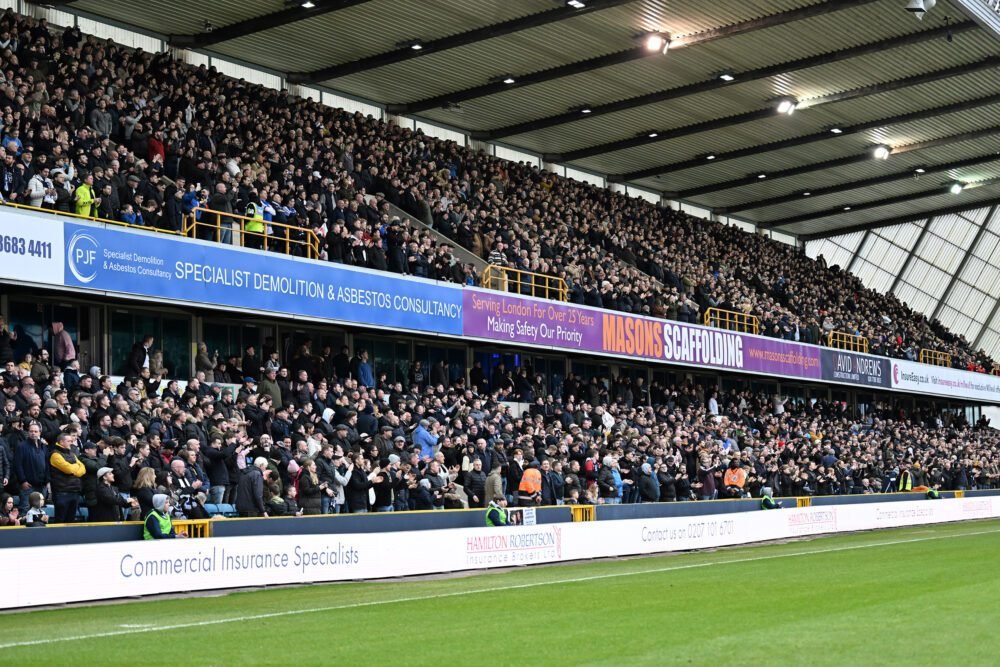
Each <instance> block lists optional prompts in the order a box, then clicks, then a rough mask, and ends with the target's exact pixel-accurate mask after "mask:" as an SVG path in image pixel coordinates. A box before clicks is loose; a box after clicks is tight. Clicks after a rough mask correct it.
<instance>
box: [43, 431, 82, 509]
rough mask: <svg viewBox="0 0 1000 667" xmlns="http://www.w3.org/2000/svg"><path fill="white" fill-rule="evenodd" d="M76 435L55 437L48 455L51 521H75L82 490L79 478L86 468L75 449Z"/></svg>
mask: <svg viewBox="0 0 1000 667" xmlns="http://www.w3.org/2000/svg"><path fill="white" fill-rule="evenodd" d="M75 442H76V435H74V434H73V433H61V434H60V435H59V437H58V438H57V439H56V446H55V447H54V448H53V450H52V454H51V455H50V456H49V475H50V479H51V482H50V484H51V486H52V498H53V500H54V501H55V516H54V517H53V519H52V522H53V523H73V522H74V521H76V511H77V507H78V506H79V504H80V493H81V491H82V490H83V483H82V481H81V478H82V477H83V476H84V475H85V474H86V472H87V469H86V467H85V466H84V465H83V461H81V460H80V459H79V457H78V456H77V454H76V452H75V451H74V449H75Z"/></svg>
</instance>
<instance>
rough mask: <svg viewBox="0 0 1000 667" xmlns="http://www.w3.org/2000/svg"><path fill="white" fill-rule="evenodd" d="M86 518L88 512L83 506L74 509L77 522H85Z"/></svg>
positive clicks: (88, 514)
mask: <svg viewBox="0 0 1000 667" xmlns="http://www.w3.org/2000/svg"><path fill="white" fill-rule="evenodd" d="M88 516H90V510H88V509H87V508H86V507H84V506H83V505H80V507H78V508H77V509H76V520H77V521H86V520H87V517H88Z"/></svg>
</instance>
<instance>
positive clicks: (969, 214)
mask: <svg viewBox="0 0 1000 667" xmlns="http://www.w3.org/2000/svg"><path fill="white" fill-rule="evenodd" d="M989 212H990V209H989V207H988V206H984V207H983V208H977V209H975V210H972V211H965V212H963V213H960V214H959V215H961V216H962V217H963V218H965V219H966V220H969V221H971V222H972V223H973V224H975V225H976V226H979V225H981V224H982V223H983V221H984V220H986V216H987V214H989Z"/></svg>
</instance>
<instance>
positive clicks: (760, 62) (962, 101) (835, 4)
mask: <svg viewBox="0 0 1000 667" xmlns="http://www.w3.org/2000/svg"><path fill="white" fill-rule="evenodd" d="M57 4H72V9H73V11H80V12H85V13H87V14H92V15H95V16H97V17H104V18H108V19H112V20H115V21H117V22H119V23H123V24H126V25H131V26H136V27H138V28H142V29H145V30H147V31H153V32H156V33H158V34H166V35H171V39H170V41H171V43H172V44H174V45H176V46H184V47H189V48H198V49H201V50H204V51H207V52H210V53H215V54H218V55H220V56H223V57H230V58H236V59H239V60H242V61H245V62H248V63H251V64H256V65H259V66H262V67H266V68H269V69H271V70H277V71H280V72H284V73H286V75H287V78H288V80H289V81H290V82H298V83H302V84H305V85H323V86H326V87H329V88H333V89H336V90H339V91H343V92H345V93H348V94H351V95H354V96H358V97H363V98H366V99H370V100H373V101H376V102H379V103H382V104H385V105H386V106H387V109H388V111H389V112H390V113H394V114H400V115H409V116H418V117H421V118H424V119H426V120H428V121H430V122H438V123H443V124H446V125H450V126H453V127H457V128H461V129H464V130H467V131H470V132H471V133H472V134H473V137H474V138H477V139H482V140H489V141H498V142H501V143H503V144H506V145H509V146H512V147H515V148H520V149H523V150H527V151H531V152H533V153H538V154H542V155H544V156H545V160H546V161H548V162H557V163H559V164H567V165H570V166H573V167H575V168H578V169H583V170H588V171H592V172H596V173H600V174H607V175H608V176H609V180H611V181H618V182H624V183H629V184H633V185H636V186H639V187H642V188H646V189H651V190H655V191H659V192H663V193H664V194H666V195H667V196H669V197H671V198H676V199H681V200H683V201H688V202H690V203H693V204H697V205H699V206H703V207H707V208H711V209H713V210H714V211H715V212H717V213H719V214H721V215H725V214H727V213H729V214H732V215H736V216H739V217H741V218H743V219H747V220H751V221H753V222H756V223H758V224H759V225H761V226H764V227H772V228H774V229H776V230H779V231H783V232H786V233H792V234H796V235H798V236H804V237H815V236H825V235H829V234H833V233H840V232H843V231H844V230H847V229H855V228H865V227H868V226H872V225H873V224H880V223H881V222H882V221H891V222H900V221H903V220H907V219H913V218H921V217H924V218H925V217H927V216H929V215H930V214H931V213H932V212H934V211H944V210H951V209H953V208H955V207H956V206H958V207H964V206H966V205H967V206H968V207H975V206H982V205H985V204H987V203H989V204H992V203H996V202H997V201H1000V123H998V122H997V118H1000V55H998V53H1000V49H998V45H1000V12H998V13H997V14H996V16H993V14H992V13H991V12H992V11H993V10H992V6H991V4H990V3H989V2H987V1H986V0H939V1H938V2H937V6H936V7H933V8H932V9H930V10H929V11H928V12H927V13H926V14H925V15H924V16H923V20H922V21H921V20H917V18H916V17H915V16H914V15H913V14H910V13H908V12H906V11H905V9H904V7H905V6H906V4H907V2H906V0H826V1H821V0H758V1H755V2H747V1H746V0H712V1H711V2H705V1H704V0H669V1H668V0H574V1H573V2H566V1H564V0H480V1H475V2H473V1H470V0H313V2H301V1H298V0H295V1H285V0H216V1H215V2H213V3H210V4H206V3H205V2H204V1H203V0H144V1H143V2H121V1H120V0H75V1H73V0H68V1H67V0H63V2H59V3H57ZM927 4H931V2H930V0H927ZM305 5H312V6H311V7H307V6H305ZM206 19H208V20H209V21H210V22H211V23H212V24H214V27H213V28H212V29H210V30H209V29H207V27H206V23H205V21H206ZM973 19H975V20H973ZM994 19H995V25H994V23H993V21H994ZM651 33H656V34H659V35H661V36H663V37H664V38H665V39H668V40H669V48H667V49H666V52H665V53H663V52H662V51H663V49H659V50H657V51H650V50H649V49H648V48H647V44H646V40H647V38H648V36H649V35H650V34H651ZM417 47H419V48H417ZM723 77H725V79H724V78H723ZM729 77H732V80H726V79H728V78H729ZM785 99H787V100H788V101H791V102H794V103H796V104H797V108H796V109H794V111H795V113H794V114H791V115H789V114H786V113H779V112H778V111H777V109H776V107H777V105H778V103H779V102H781V101H782V100H785ZM835 129H836V130H840V132H839V133H835V131H834V130H835ZM878 146H886V147H888V148H889V149H891V155H890V157H889V158H888V159H887V160H882V159H876V158H874V157H873V154H872V153H873V150H874V149H875V148H876V147H878ZM918 169H922V170H923V171H922V172H918V171H917V170H918ZM956 182H957V183H962V184H963V185H964V186H965V188H964V190H962V191H961V193H960V194H953V193H952V192H951V189H952V185H953V184H955V183H956ZM807 193H808V194H807Z"/></svg>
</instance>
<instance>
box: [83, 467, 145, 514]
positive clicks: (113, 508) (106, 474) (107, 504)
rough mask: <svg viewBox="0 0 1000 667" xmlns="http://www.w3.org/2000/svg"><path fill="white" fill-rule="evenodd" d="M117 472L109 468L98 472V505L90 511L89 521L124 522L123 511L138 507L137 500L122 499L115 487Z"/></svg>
mask: <svg viewBox="0 0 1000 667" xmlns="http://www.w3.org/2000/svg"><path fill="white" fill-rule="evenodd" d="M114 484H115V471H114V470H112V469H111V468H108V467H107V466H105V467H103V468H101V469H100V470H98V471H97V504H96V505H94V507H93V509H91V510H90V515H89V519H90V521H92V522H94V523H110V522H114V521H121V520H122V509H124V508H126V507H129V508H132V507H138V506H139V501H138V500H136V499H135V498H129V499H128V500H126V499H125V498H122V496H121V494H120V493H119V492H118V488H117V487H115V485H114Z"/></svg>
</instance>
